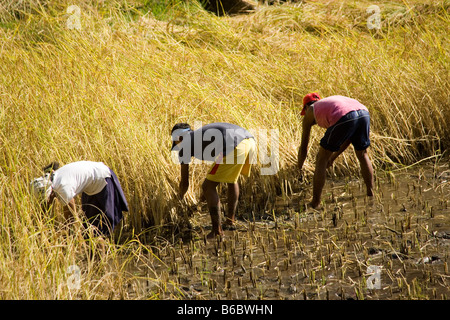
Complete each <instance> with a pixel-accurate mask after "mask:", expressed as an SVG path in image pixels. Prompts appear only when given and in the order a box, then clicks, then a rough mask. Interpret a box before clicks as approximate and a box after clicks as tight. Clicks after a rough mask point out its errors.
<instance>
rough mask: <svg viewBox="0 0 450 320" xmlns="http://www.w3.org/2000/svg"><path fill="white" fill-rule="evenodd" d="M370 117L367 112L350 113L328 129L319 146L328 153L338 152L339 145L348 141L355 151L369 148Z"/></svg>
mask: <svg viewBox="0 0 450 320" xmlns="http://www.w3.org/2000/svg"><path fill="white" fill-rule="evenodd" d="M369 131H370V115H369V112H368V111H367V110H357V111H351V112H349V113H347V114H346V115H345V116H343V117H342V118H341V119H339V121H338V122H336V123H335V124H334V125H332V126H331V127H329V128H328V129H327V131H326V132H325V135H324V136H323V138H322V139H321V140H320V145H321V146H322V147H323V148H324V149H326V150H329V151H333V152H335V151H338V150H339V148H340V147H341V145H342V144H343V143H344V142H345V141H347V140H350V142H351V143H352V145H353V147H354V148H355V150H357V151H361V150H365V149H367V148H368V147H369V146H370V139H369Z"/></svg>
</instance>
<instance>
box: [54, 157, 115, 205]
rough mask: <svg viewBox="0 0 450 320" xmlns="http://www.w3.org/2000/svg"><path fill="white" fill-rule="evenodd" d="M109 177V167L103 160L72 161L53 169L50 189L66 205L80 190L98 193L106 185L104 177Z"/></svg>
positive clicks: (89, 193)
mask: <svg viewBox="0 0 450 320" xmlns="http://www.w3.org/2000/svg"><path fill="white" fill-rule="evenodd" d="M110 177H111V172H110V169H109V168H108V167H107V166H106V165H105V164H104V163H103V162H92V161H78V162H72V163H69V164H66V165H65V166H62V167H61V168H59V169H58V170H56V171H55V173H54V176H53V182H52V189H53V191H55V193H56V194H57V195H58V196H59V198H60V199H61V200H62V201H63V202H64V203H65V204H66V205H67V204H68V203H69V201H70V200H72V199H73V198H74V197H75V196H77V195H79V194H80V193H82V192H84V193H86V194H88V195H94V194H97V193H99V192H100V191H102V190H103V188H104V187H105V186H106V180H105V178H110Z"/></svg>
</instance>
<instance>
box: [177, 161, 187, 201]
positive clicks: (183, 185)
mask: <svg viewBox="0 0 450 320" xmlns="http://www.w3.org/2000/svg"><path fill="white" fill-rule="evenodd" d="M188 189H189V164H181V180H180V190H179V193H178V196H179V198H180V200H182V199H183V198H184V195H185V194H186V192H187V191H188Z"/></svg>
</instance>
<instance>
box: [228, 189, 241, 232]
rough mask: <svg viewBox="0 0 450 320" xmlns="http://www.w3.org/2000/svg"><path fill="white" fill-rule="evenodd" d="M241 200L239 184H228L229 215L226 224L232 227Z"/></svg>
mask: <svg viewBox="0 0 450 320" xmlns="http://www.w3.org/2000/svg"><path fill="white" fill-rule="evenodd" d="M238 200H239V184H237V183H228V214H227V219H226V221H225V224H226V225H228V226H232V225H233V224H234V218H235V215H236V209H237V204H238Z"/></svg>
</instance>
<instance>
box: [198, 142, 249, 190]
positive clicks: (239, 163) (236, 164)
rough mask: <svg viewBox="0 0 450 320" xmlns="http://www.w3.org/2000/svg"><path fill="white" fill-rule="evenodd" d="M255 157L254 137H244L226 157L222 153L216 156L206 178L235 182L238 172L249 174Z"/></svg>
mask: <svg viewBox="0 0 450 320" xmlns="http://www.w3.org/2000/svg"><path fill="white" fill-rule="evenodd" d="M255 157H256V143H255V139H244V140H242V141H241V142H240V143H239V144H238V145H237V147H236V148H235V149H234V150H233V152H230V153H229V154H228V155H227V156H226V157H224V156H222V155H219V156H218V157H217V159H216V161H215V162H214V163H213V165H212V166H211V169H210V170H209V172H208V174H207V175H206V179H208V180H210V181H214V182H224V183H236V182H237V181H238V178H239V175H240V174H242V175H244V176H246V177H249V176H250V169H251V167H252V163H255V161H254V160H255Z"/></svg>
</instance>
